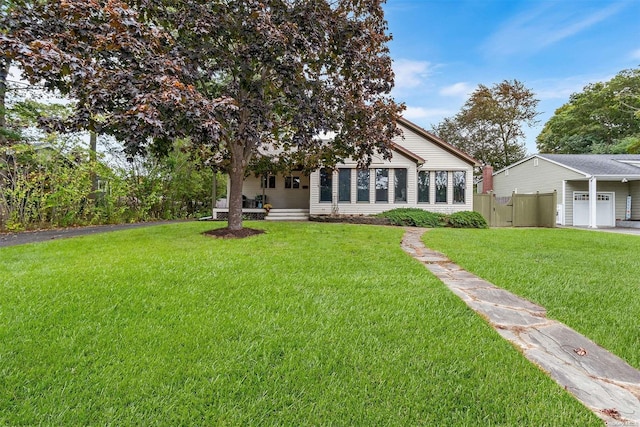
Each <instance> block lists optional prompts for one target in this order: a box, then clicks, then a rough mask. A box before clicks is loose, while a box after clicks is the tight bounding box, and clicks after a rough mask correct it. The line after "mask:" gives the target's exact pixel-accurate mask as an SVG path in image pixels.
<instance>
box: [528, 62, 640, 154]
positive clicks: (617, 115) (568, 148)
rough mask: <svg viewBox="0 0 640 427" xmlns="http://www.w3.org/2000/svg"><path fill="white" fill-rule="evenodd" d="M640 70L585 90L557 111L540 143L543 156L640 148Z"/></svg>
mask: <svg viewBox="0 0 640 427" xmlns="http://www.w3.org/2000/svg"><path fill="white" fill-rule="evenodd" d="M638 111H640V68H636V69H629V70H623V71H621V72H620V73H618V74H617V75H616V76H615V77H613V78H612V79H611V80H609V81H607V82H604V83H603V82H598V83H593V84H589V85H587V86H585V88H584V89H583V91H582V92H579V93H574V94H572V95H571V97H570V99H569V102H567V103H566V104H564V105H563V106H561V107H560V108H558V109H557V110H556V111H555V114H554V115H553V116H552V117H551V118H550V119H549V121H547V123H546V124H545V126H544V128H543V130H542V132H541V133H540V135H538V137H537V139H536V142H537V146H538V150H539V151H540V152H543V153H625V152H629V151H630V150H634V147H635V149H637V148H638V146H639V145H640V115H639V114H638Z"/></svg>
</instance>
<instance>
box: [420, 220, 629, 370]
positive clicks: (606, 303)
mask: <svg viewBox="0 0 640 427" xmlns="http://www.w3.org/2000/svg"><path fill="white" fill-rule="evenodd" d="M423 239H424V241H425V243H426V244H427V246H429V247H431V248H432V249H436V250H438V251H441V252H444V253H446V254H447V256H449V257H450V258H451V259H452V260H453V261H454V262H456V263H458V264H459V265H461V266H462V267H463V268H465V269H467V270H469V271H471V272H473V273H475V274H477V275H478V276H481V277H483V278H484V279H487V280H489V281H490V282H492V283H494V284H496V285H497V286H500V287H502V288H504V289H507V290H509V291H511V292H514V293H516V294H518V295H520V296H523V297H525V298H527V299H529V300H531V301H533V302H536V303H538V304H540V305H542V306H544V307H545V308H546V309H547V314H548V316H549V317H551V318H554V319H557V320H559V321H561V322H563V323H565V324H567V325H569V326H571V327H572V328H573V329H575V330H577V331H578V332H580V333H582V334H583V335H586V336H588V337H589V338H591V339H592V340H594V341H595V342H597V343H598V344H600V345H601V346H603V347H605V348H607V349H608V350H610V351H612V352H613V353H615V354H616V355H618V356H620V357H622V358H623V359H625V360H626V361H627V362H628V363H629V364H631V365H632V366H634V367H636V368H638V369H640V353H639V352H638V349H639V348H640V328H639V327H638V319H640V298H639V296H640V279H639V278H638V254H640V237H638V236H633V235H621V234H613V233H598V232H594V231H587V230H575V229H513V228H496V229H491V230H430V231H429V232H428V233H427V234H426V235H425V236H424V237H423Z"/></svg>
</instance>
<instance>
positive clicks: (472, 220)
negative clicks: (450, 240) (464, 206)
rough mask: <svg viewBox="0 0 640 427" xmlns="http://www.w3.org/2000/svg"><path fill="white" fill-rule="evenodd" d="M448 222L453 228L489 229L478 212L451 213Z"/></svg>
mask: <svg viewBox="0 0 640 427" xmlns="http://www.w3.org/2000/svg"><path fill="white" fill-rule="evenodd" d="M448 222H449V225H450V226H451V227H454V228H489V226H488V225H487V221H486V220H485V219H484V217H483V216H482V215H480V214H479V213H478V212H471V211H464V212H456V213H452V214H451V215H449V217H448Z"/></svg>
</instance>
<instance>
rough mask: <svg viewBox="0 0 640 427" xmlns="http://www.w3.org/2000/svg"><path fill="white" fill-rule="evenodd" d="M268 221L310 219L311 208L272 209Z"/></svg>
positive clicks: (267, 217)
mask: <svg viewBox="0 0 640 427" xmlns="http://www.w3.org/2000/svg"><path fill="white" fill-rule="evenodd" d="M264 219H266V220H267V221H308V220H309V209H271V211H269V214H268V215H267V216H266V217H265V218H264Z"/></svg>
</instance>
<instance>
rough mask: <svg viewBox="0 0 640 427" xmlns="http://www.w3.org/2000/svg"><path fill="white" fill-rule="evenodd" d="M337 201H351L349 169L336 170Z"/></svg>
mask: <svg viewBox="0 0 640 427" xmlns="http://www.w3.org/2000/svg"><path fill="white" fill-rule="evenodd" d="M338 201H339V202H350V201H351V169H339V170H338Z"/></svg>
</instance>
